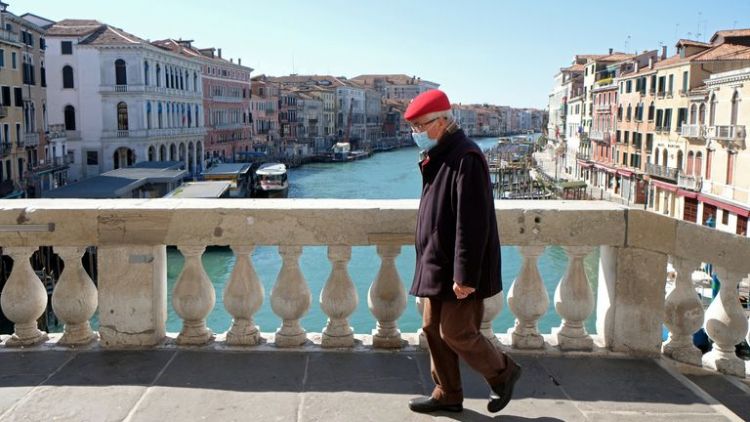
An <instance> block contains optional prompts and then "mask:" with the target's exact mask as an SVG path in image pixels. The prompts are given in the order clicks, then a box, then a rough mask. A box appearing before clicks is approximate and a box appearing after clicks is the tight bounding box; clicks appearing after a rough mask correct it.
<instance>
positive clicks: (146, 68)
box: [143, 61, 148, 85]
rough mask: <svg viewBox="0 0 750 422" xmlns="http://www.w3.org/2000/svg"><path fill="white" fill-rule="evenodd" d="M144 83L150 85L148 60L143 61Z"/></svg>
mask: <svg viewBox="0 0 750 422" xmlns="http://www.w3.org/2000/svg"><path fill="white" fill-rule="evenodd" d="M143 84H144V85H148V62H146V61H144V62H143Z"/></svg>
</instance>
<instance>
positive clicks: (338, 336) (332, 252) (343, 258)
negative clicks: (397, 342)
mask: <svg viewBox="0 0 750 422" xmlns="http://www.w3.org/2000/svg"><path fill="white" fill-rule="evenodd" d="M351 257H352V247H351V246H329V247H328V259H329V260H330V261H331V265H332V268H331V275H330V276H329V277H328V281H326V284H325V286H324V287H323V290H322V291H321V292H320V307H321V309H323V312H325V314H326V315H328V323H327V324H326V326H325V327H324V328H323V339H322V342H321V345H322V346H323V347H351V346H353V345H354V330H352V327H350V326H349V321H348V320H347V318H348V317H349V315H351V314H352V312H354V310H355V309H357V302H358V297H357V290H356V289H355V288H354V283H353V282H352V279H351V277H349V269H348V268H347V265H348V264H349V260H350V259H351Z"/></svg>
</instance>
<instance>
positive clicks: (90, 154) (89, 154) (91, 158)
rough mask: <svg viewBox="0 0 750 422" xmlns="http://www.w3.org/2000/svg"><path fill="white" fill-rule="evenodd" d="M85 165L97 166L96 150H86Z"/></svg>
mask: <svg viewBox="0 0 750 422" xmlns="http://www.w3.org/2000/svg"><path fill="white" fill-rule="evenodd" d="M86 165H89V166H98V165H99V156H98V155H97V152H96V151H86Z"/></svg>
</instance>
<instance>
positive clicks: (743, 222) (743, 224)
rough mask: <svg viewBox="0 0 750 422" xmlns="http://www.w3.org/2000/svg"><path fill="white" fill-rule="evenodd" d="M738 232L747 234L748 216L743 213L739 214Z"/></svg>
mask: <svg viewBox="0 0 750 422" xmlns="http://www.w3.org/2000/svg"><path fill="white" fill-rule="evenodd" d="M737 234H738V235H740V236H747V217H745V216H742V215H738V216H737Z"/></svg>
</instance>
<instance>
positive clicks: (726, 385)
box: [685, 374, 750, 421]
mask: <svg viewBox="0 0 750 422" xmlns="http://www.w3.org/2000/svg"><path fill="white" fill-rule="evenodd" d="M685 376H686V377H688V379H689V380H690V381H692V382H694V383H695V384H696V385H698V387H700V388H701V389H702V390H703V391H705V392H707V393H708V394H710V395H711V396H713V398H715V399H716V400H718V401H719V403H721V404H723V405H724V406H726V407H727V409H729V410H731V411H732V412H733V413H734V414H736V415H737V416H739V417H740V418H742V419H743V420H746V421H750V395H748V393H747V392H746V391H743V390H742V389H740V388H738V387H737V386H736V385H734V384H733V383H731V382H729V380H728V379H727V378H726V376H723V375H717V374H706V375H694V374H685Z"/></svg>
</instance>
